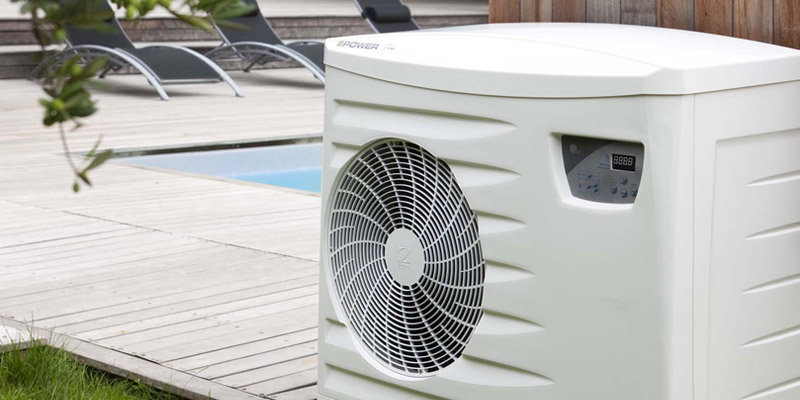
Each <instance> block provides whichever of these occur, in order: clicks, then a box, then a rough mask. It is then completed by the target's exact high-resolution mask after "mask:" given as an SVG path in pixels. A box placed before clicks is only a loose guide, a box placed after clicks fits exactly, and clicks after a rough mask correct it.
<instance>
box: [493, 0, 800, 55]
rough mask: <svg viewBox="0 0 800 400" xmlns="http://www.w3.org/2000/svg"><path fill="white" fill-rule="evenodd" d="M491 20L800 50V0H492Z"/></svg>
mask: <svg viewBox="0 0 800 400" xmlns="http://www.w3.org/2000/svg"><path fill="white" fill-rule="evenodd" d="M489 21H490V22H550V21H553V22H604V23H613V24H620V23H621V24H633V25H650V26H662V27H666V28H677V29H689V30H696V31H699V32H708V33H716V34H720V35H729V36H736V37H741V38H745V39H752V40H759V41H762V42H768V43H775V44H779V45H782V46H788V47H794V48H798V49H800V0H489Z"/></svg>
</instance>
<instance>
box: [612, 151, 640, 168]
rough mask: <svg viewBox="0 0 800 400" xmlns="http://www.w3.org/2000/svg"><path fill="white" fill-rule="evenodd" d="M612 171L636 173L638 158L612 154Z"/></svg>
mask: <svg viewBox="0 0 800 400" xmlns="http://www.w3.org/2000/svg"><path fill="white" fill-rule="evenodd" d="M611 169H618V170H622V171H631V172H633V171H636V157H635V156H627V155H625V154H611Z"/></svg>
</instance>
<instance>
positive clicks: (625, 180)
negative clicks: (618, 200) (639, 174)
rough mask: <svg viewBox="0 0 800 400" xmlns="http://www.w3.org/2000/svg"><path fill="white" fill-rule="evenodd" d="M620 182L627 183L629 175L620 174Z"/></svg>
mask: <svg viewBox="0 0 800 400" xmlns="http://www.w3.org/2000/svg"><path fill="white" fill-rule="evenodd" d="M619 183H621V184H623V185H626V184H627V183H628V177H627V176H624V175H623V176H620V177H619Z"/></svg>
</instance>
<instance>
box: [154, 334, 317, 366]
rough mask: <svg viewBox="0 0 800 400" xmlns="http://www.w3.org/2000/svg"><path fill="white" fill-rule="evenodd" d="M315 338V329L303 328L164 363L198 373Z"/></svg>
mask: <svg viewBox="0 0 800 400" xmlns="http://www.w3.org/2000/svg"><path fill="white" fill-rule="evenodd" d="M315 340H317V330H316V329H305V330H301V331H297V332H290V333H287V334H285V335H279V336H275V337H271V338H268V339H257V340H255V341H252V342H247V343H241V344H235V345H232V346H228V347H224V348H221V349H215V350H212V351H209V352H205V353H200V354H195V355H192V356H189V357H183V358H178V359H174V360H166V363H167V364H168V365H170V366H172V367H173V368H177V369H180V370H183V371H189V372H192V373H198V375H199V371H203V370H205V369H206V368H211V367H214V366H216V365H219V364H223V363H229V364H235V363H236V361H237V360H241V359H245V358H248V357H256V356H258V355H260V354H266V353H269V352H272V351H275V350H278V349H281V348H284V347H288V346H293V345H297V344H300V343H305V342H308V341H315Z"/></svg>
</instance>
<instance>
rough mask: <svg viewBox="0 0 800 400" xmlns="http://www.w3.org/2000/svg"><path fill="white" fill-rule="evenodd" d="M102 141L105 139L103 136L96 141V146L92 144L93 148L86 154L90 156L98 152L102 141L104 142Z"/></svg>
mask: <svg viewBox="0 0 800 400" xmlns="http://www.w3.org/2000/svg"><path fill="white" fill-rule="evenodd" d="M102 141H103V137H102V136H100V137H99V138H97V141H96V142H94V146H92V149H91V150H90V151H89V153H87V154H86V157H89V158H92V157H94V154H95V153H96V152H97V148H98V147H100V142H102Z"/></svg>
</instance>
